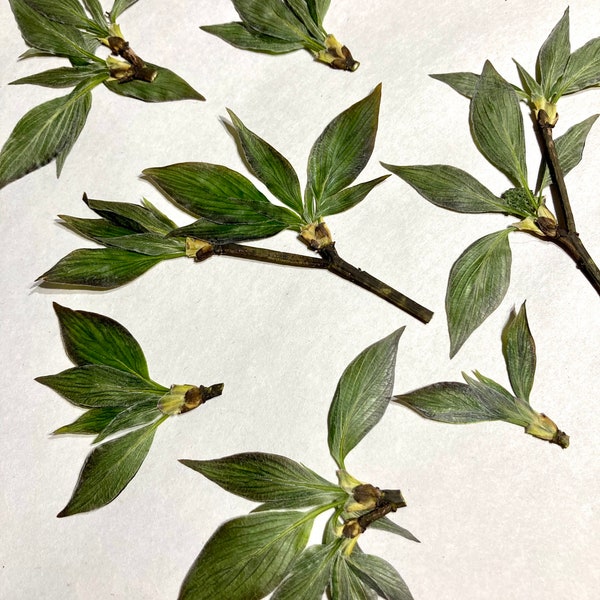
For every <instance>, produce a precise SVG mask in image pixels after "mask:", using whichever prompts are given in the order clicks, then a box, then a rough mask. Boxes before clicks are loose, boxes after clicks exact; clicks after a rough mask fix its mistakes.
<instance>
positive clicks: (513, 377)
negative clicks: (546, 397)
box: [502, 303, 536, 402]
mask: <svg viewBox="0 0 600 600" xmlns="http://www.w3.org/2000/svg"><path fill="white" fill-rule="evenodd" d="M502 352H503V354H504V360H505V361H506V370H507V371H508V378H509V379H510V385H511V386H512V389H513V391H514V393H515V394H516V395H517V397H519V398H521V400H526V401H527V402H529V394H530V393H531V388H532V387H533V378H534V376H535V363H536V355H535V342H534V340H533V336H532V335H531V330H530V329H529V322H528V321H527V310H526V308H525V303H523V305H522V306H521V309H520V310H519V312H518V313H516V314H515V313H514V312H513V313H512V314H511V316H510V318H509V320H508V323H507V324H506V326H505V327H504V329H503V331H502Z"/></svg>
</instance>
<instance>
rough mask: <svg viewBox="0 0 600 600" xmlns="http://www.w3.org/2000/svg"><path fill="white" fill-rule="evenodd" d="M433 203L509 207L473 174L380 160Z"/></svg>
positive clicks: (473, 208)
mask: <svg viewBox="0 0 600 600" xmlns="http://www.w3.org/2000/svg"><path fill="white" fill-rule="evenodd" d="M382 166H383V167H385V168H386V169H387V170H388V171H391V172H392V173H394V175H397V176H398V177H400V179H403V180H404V181H406V183H408V184H409V185H410V186H412V187H413V188H414V189H415V190H416V191H417V192H418V193H419V194H421V196H423V198H425V199H426V200H429V202H431V203H432V204H435V205H436V206H440V207H441V208H446V209H448V210H452V211H454V212H461V213H485V212H500V213H510V212H511V210H510V207H509V206H508V205H507V204H506V202H505V201H504V200H503V199H502V198H498V197H497V196H496V195H494V194H493V193H492V192H490V190H488V189H487V188H486V187H485V186H484V185H483V184H481V183H479V181H477V180H476V179H475V178H474V177H472V176H471V175H469V174H468V173H466V172H465V171H462V170H461V169H457V168H456V167H451V166H449V165H418V166H406V167H401V166H395V165H388V164H385V163H382Z"/></svg>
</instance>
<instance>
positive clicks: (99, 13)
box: [82, 0, 108, 29]
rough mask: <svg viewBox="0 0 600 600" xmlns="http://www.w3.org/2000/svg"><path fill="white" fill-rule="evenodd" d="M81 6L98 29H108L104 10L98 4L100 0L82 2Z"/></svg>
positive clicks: (84, 0)
mask: <svg viewBox="0 0 600 600" xmlns="http://www.w3.org/2000/svg"><path fill="white" fill-rule="evenodd" d="M82 2H83V5H84V6H85V7H86V8H87V11H88V12H89V13H90V15H91V16H92V19H93V20H94V22H95V23H96V25H98V26H99V27H100V28H104V29H108V28H107V24H106V17H105V16H104V14H105V13H104V9H103V8H102V5H101V4H100V0H82Z"/></svg>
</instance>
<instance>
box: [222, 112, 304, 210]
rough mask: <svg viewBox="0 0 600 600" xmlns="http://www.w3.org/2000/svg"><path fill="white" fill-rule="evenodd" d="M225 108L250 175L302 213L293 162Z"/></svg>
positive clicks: (300, 194) (298, 184)
mask: <svg viewBox="0 0 600 600" xmlns="http://www.w3.org/2000/svg"><path fill="white" fill-rule="evenodd" d="M228 112H229V116H230V117H231V120H232V122H233V125H234V127H235V129H236V132H237V135H238V139H239V141H240V145H241V146H242V150H243V152H244V156H245V157H246V161H247V162H248V165H249V167H250V170H251V171H252V173H253V175H254V176H255V177H257V178H258V179H260V181H262V182H263V183H264V184H265V185H266V186H267V188H268V189H269V191H270V192H271V193H272V194H273V195H274V196H275V197H276V198H278V199H279V200H281V202H283V203H284V204H285V205H286V206H289V207H290V208H291V209H292V210H294V211H295V212H296V213H298V214H302V192H301V191H300V182H299V181H298V175H297V174H296V171H294V168H293V167H292V165H291V164H290V163H289V161H288V160H287V159H286V158H285V157H284V156H283V155H282V154H280V153H279V152H278V151H277V150H275V148H273V146H271V145H270V144H268V143H267V142H266V141H265V140H263V139H262V138H260V137H258V136H257V135H256V134H255V133H254V132H252V131H250V130H249V129H248V128H247V127H246V126H245V125H244V124H243V123H242V121H240V119H238V117H237V116H236V115H235V114H234V113H233V112H232V111H228Z"/></svg>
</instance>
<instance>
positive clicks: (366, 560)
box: [347, 552, 413, 600]
mask: <svg viewBox="0 0 600 600" xmlns="http://www.w3.org/2000/svg"><path fill="white" fill-rule="evenodd" d="M347 560H348V564H349V566H350V568H351V569H352V570H353V571H354V572H355V573H356V574H357V575H358V577H360V579H362V580H363V581H364V582H365V583H366V584H367V585H368V586H369V587H371V588H372V589H374V590H375V591H376V592H377V593H378V594H379V595H380V596H381V597H382V598H385V600H413V596H412V594H411V593H410V590H409V589H408V586H407V585H406V583H404V580H403V579H402V577H400V574H399V573H398V571H396V569H394V567H392V565H390V563H389V562H387V561H386V560H383V558H379V557H378V556H374V555H372V554H359V553H356V552H354V553H353V554H352V555H351V556H349V557H348V559H347Z"/></svg>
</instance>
